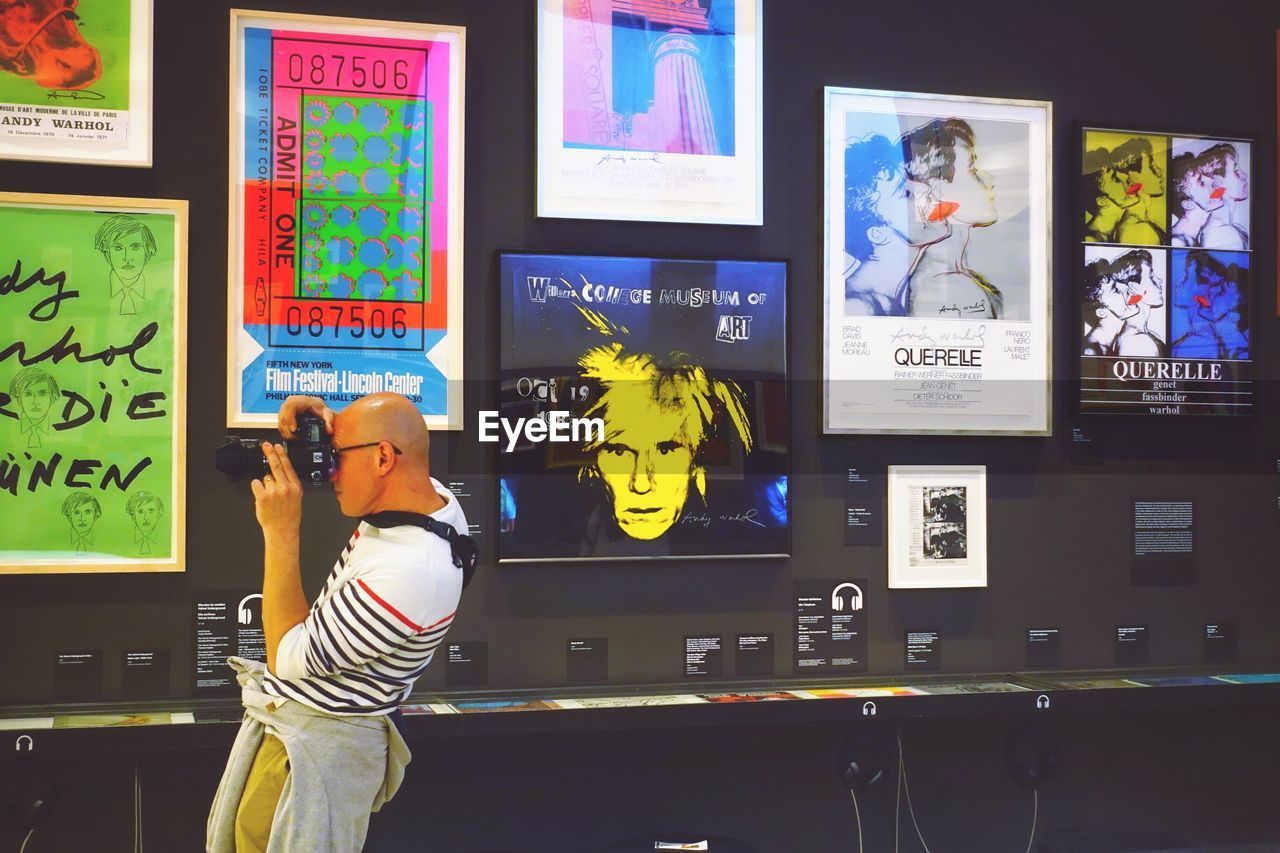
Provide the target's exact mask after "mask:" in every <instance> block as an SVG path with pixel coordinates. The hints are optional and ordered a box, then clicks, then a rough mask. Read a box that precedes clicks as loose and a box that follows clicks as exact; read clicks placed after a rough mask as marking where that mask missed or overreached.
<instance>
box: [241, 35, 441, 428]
mask: <svg viewBox="0 0 1280 853" xmlns="http://www.w3.org/2000/svg"><path fill="white" fill-rule="evenodd" d="M232 38H233V54H234V55H233V58H232V65H231V68H232V86H231V92H232V94H231V101H232V121H231V151H232V164H233V165H232V187H231V233H230V247H231V256H230V269H231V271H232V273H231V312H230V328H229V336H230V337H229V342H228V343H229V347H228V349H229V352H230V360H231V365H230V368H229V377H228V381H229V386H230V387H229V388H228V409H229V411H228V415H227V420H228V423H229V424H230V425H232V426H250V427H252V426H273V425H274V424H275V418H276V416H275V413H276V412H277V411H278V410H279V408H280V403H281V402H282V401H283V400H284V399H285V398H286V397H288V396H289V395H290V394H310V395H313V396H317V397H321V398H323V399H324V400H325V402H327V403H328V404H329V405H330V406H331V407H332V408H334V409H335V410H341V409H342V408H343V407H344V406H345V405H346V404H347V403H349V402H350V401H352V400H354V399H356V398H358V397H361V396H363V395H365V394H368V393H372V392H376V391H396V392H399V393H401V394H404V395H405V396H407V397H408V398H409V399H410V400H412V401H413V402H414V403H415V404H416V405H417V406H418V409H419V411H421V412H422V414H423V417H424V418H425V419H426V421H427V424H428V426H430V427H433V428H437V429H461V426H462V411H461V405H462V322H461V321H462V291H461V287H460V285H461V281H462V251H461V249H462V180H461V175H462V69H463V67H464V60H463V38H464V34H463V30H462V29H461V28H448V27H435V26H430V25H425V24H392V23H379V22H371V21H355V20H348V19H333V18H316V17H311V16H305V15H273V16H271V17H266V16H260V15H257V14H256V13H247V12H233V13H232Z"/></svg>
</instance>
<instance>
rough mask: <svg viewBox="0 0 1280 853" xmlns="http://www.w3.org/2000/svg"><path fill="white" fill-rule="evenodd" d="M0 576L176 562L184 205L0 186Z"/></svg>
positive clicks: (180, 522) (179, 557) (180, 508)
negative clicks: (0, 258) (0, 261)
mask: <svg viewBox="0 0 1280 853" xmlns="http://www.w3.org/2000/svg"><path fill="white" fill-rule="evenodd" d="M0 235H3V236H2V237H0V251H3V254H4V256H5V260H4V266H5V270H6V278H5V281H6V282H7V284H6V285H5V286H4V287H3V289H0V294H3V297H2V298H0V447H3V448H5V450H6V451H7V452H4V453H0V517H2V518H4V519H6V522H5V523H4V524H2V525H0V574H19V573H56V572H176V571H182V570H183V569H184V567H185V560H186V552H185V522H186V399H187V388H186V353H187V347H186V321H187V316H186V312H187V307H186V279H187V259H186V247H187V203H186V202H185V201H161V200H155V199H134V198H97V197H89V196H59V195H23V194H19V193H0Z"/></svg>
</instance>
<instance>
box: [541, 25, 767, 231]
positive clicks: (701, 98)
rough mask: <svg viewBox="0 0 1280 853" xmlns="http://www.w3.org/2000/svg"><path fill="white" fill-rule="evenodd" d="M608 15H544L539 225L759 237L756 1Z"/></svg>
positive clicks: (760, 189)
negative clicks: (644, 226) (735, 230)
mask: <svg viewBox="0 0 1280 853" xmlns="http://www.w3.org/2000/svg"><path fill="white" fill-rule="evenodd" d="M614 5H615V4H614V3H613V0H539V2H538V86H537V88H538V105H537V110H538V123H537V139H538V142H537V160H538V163H537V170H538V178H537V214H538V216H541V217H559V218H571V219H616V220H631V221H644V222H686V223H715V224H725V225H763V224H764V180H763V179H764V167H763V162H764V157H763V110H762V97H761V92H762V89H763V82H762V81H763V74H762V66H763V48H762V36H761V32H762V30H761V21H762V17H761V5H762V4H761V0H717V2H716V3H715V4H714V6H712V4H710V3H707V2H706V0H689V2H684V3H679V4H677V3H665V4H649V6H648V7H644V6H642V5H641V4H637V5H636V6H635V7H634V8H633V9H632V14H630V15H629V16H627V17H626V19H625V20H626V22H627V23H626V25H622V24H621V23H619V24H617V25H615V21H616V20H619V18H618V17H617V16H620V15H622V13H620V12H615V10H614ZM566 10H567V11H566ZM726 10H727V11H726ZM676 65H678V66H679V68H676V67H675V66H676ZM627 81H632V83H633V84H634V85H629V84H628V83H627ZM689 81H692V82H689ZM619 83H621V85H619Z"/></svg>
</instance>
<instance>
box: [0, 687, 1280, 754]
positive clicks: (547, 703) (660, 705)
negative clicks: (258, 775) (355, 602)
mask: <svg viewBox="0 0 1280 853" xmlns="http://www.w3.org/2000/svg"><path fill="white" fill-rule="evenodd" d="M1274 705H1280V673H1276V672H1238V671H1236V672H1228V673H1222V672H1221V671H1217V670H1215V671H1212V672H1210V671H1203V670H1167V669H1166V670H1143V671H1133V672H1117V671H1115V670H1107V671H1094V672H1083V671H1081V672H1058V673H1055V674H1054V675H1053V676H1052V677H1050V676H1048V675H1046V674H1044V673H1038V674H1034V675H1033V674H1028V673H1013V674H1007V675H1001V674H994V673H987V674H984V675H983V676H982V677H981V678H980V679H975V678H973V677H967V678H956V677H951V678H946V677H940V676H939V677H933V678H913V679H901V680H899V679H893V678H879V679H874V678H865V679H858V680H855V681H843V682H840V683H832V682H816V681H815V682H804V683H801V682H795V681H791V682H787V683H786V684H785V685H780V684H778V683H777V682H731V683H726V682H708V683H706V684H705V685H702V689H700V690H698V691H697V692H689V686H688V685H687V684H685V685H678V686H673V685H646V686H644V687H643V688H631V689H628V690H625V691H620V690H613V691H610V690H605V689H603V688H598V687H597V688H595V689H579V690H570V689H562V690H557V691H555V692H554V693H552V692H549V691H546V690H538V691H468V692H450V693H448V694H424V695H417V696H413V697H411V699H410V701H409V702H407V703H405V705H404V706H403V710H404V716H403V718H402V729H403V731H404V733H405V736H406V737H407V738H409V739H411V740H412V739H417V738H432V737H472V736H480V735H490V734H539V733H555V732H578V731H610V730H621V729H637V728H638V729H649V728H667V727H695V726H724V725H786V724H799V723H823V722H826V723H830V722H840V721H847V722H853V721H858V720H866V721H870V720H871V719H873V718H874V719H876V720H880V719H885V718H888V719H907V718H922V717H963V716H984V715H993V714H1006V715H1016V714H1055V713H1072V712H1105V711H1111V710H1114V711H1132V710H1174V709H1195V708H1232V707H1237V708H1239V707H1260V706H1274ZM0 713H2V714H3V716H0V732H3V733H4V735H5V738H6V739H12V740H13V743H14V748H15V749H16V750H17V751H19V752H23V751H28V750H29V751H31V752H32V753H33V754H41V753H58V754H66V753H74V752H92V751H144V750H156V749H193V748H194V749H198V748H203V747H223V746H226V745H228V744H230V742H231V740H232V739H233V738H234V736H235V732H236V729H237V727H238V725H239V722H240V714H241V711H240V705H239V703H238V702H237V701H235V700H232V699H226V700H204V701H199V702H156V703H149V704H138V705H121V704H116V705H103V704H96V705H63V706H59V707H57V708H50V707H37V706H26V707H14V708H8V709H5V711H4V712H0Z"/></svg>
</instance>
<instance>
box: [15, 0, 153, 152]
mask: <svg viewBox="0 0 1280 853" xmlns="http://www.w3.org/2000/svg"><path fill="white" fill-rule="evenodd" d="M0 157H3V158H8V159H13V160H53V161H61V162H74V163H81V162H83V163H97V164H103V165H117V166H150V165H151V0H21V2H6V3H3V4H0Z"/></svg>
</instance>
